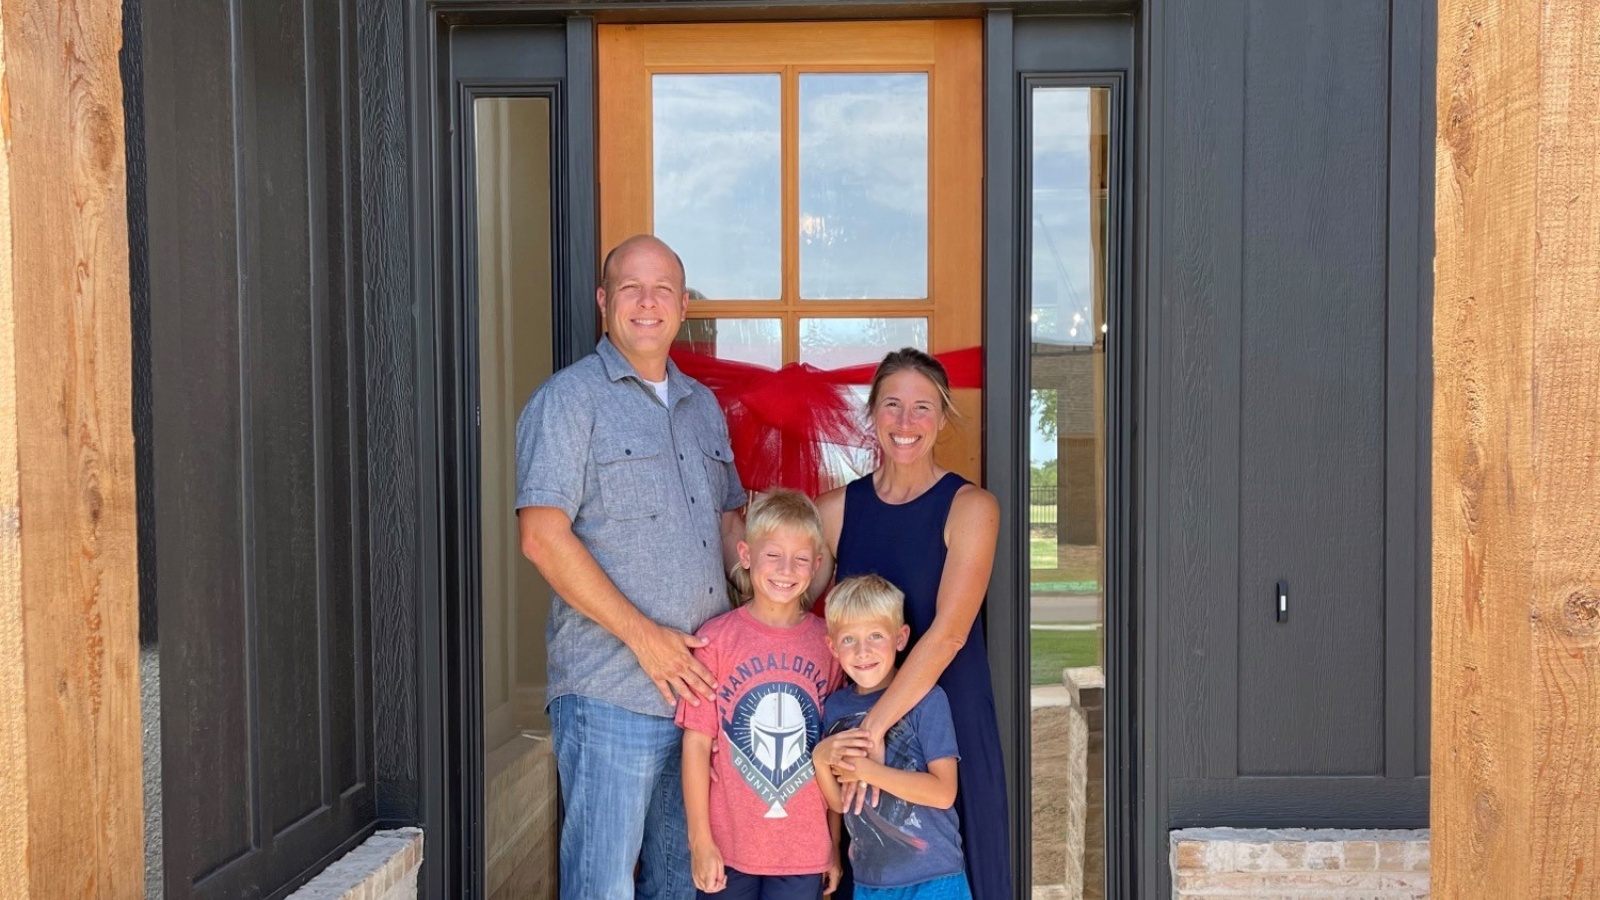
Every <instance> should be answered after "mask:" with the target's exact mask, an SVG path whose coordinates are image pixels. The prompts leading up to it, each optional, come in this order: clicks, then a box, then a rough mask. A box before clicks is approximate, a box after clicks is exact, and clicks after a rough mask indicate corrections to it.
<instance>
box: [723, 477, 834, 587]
mask: <svg viewBox="0 0 1600 900" xmlns="http://www.w3.org/2000/svg"><path fill="white" fill-rule="evenodd" d="M779 528H793V529H795V530H797V531H799V532H801V533H803V534H805V535H806V536H807V537H809V538H811V542H812V543H813V544H815V545H816V547H817V555H818V556H819V557H820V556H821V555H822V551H823V548H824V547H826V546H827V542H826V541H825V540H824V539H823V537H822V516H821V515H819V514H818V513H817V507H816V504H814V503H812V502H811V500H810V499H808V498H807V497H806V495H805V494H802V493H800V492H799V491H791V490H789V489H788V488H776V489H774V490H770V491H767V492H766V493H764V494H758V495H756V498H755V499H754V500H752V501H750V511H749V513H748V514H747V515H746V516H745V520H744V541H745V543H746V544H753V543H755V542H756V541H759V540H761V539H762V538H764V537H766V536H767V535H769V534H771V533H772V532H774V531H777V530H778V529H779ZM728 580H729V581H730V582H732V584H733V605H734V606H743V605H744V604H746V603H749V602H750V601H751V600H752V599H754V598H755V585H754V584H752V583H751V581H750V570H749V569H746V568H745V567H744V566H740V565H736V566H734V567H733V572H732V573H731V574H730V575H729V576H728ZM811 602H812V601H811V598H810V597H806V598H803V599H802V600H801V604H802V605H803V606H804V607H805V608H806V609H810V608H811Z"/></svg>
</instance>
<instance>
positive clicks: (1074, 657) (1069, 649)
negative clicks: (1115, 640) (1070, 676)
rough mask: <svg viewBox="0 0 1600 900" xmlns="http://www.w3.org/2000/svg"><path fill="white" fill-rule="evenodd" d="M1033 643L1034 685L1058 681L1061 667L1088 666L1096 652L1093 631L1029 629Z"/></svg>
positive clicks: (1058, 682) (1096, 637)
mask: <svg viewBox="0 0 1600 900" xmlns="http://www.w3.org/2000/svg"><path fill="white" fill-rule="evenodd" d="M1029 634H1030V635H1031V638H1032V643H1033V678H1032V683H1034V684H1060V683H1061V670H1062V669H1071V668H1077V667H1079V666H1092V665H1094V664H1095V657H1096V656H1097V655H1098V654H1097V653H1096V650H1097V649H1098V642H1099V640H1100V634H1099V632H1097V631H1045V630H1043V629H1039V628H1034V629H1031V630H1030V631H1029Z"/></svg>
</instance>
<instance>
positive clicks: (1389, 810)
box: [1166, 775, 1428, 829]
mask: <svg viewBox="0 0 1600 900" xmlns="http://www.w3.org/2000/svg"><path fill="white" fill-rule="evenodd" d="M1170 790H1171V807H1170V809H1171V816H1172V819H1171V822H1170V824H1168V825H1167V826H1166V827H1167V828H1194V827H1206V828H1229V827H1235V828H1401V829H1411V828H1427V827H1428V779H1427V778H1387V777H1384V776H1382V775H1371V776H1343V777H1340V776H1327V777H1313V776H1308V777H1273V776H1245V777H1241V778H1174V779H1172V783H1171V787H1170ZM1285 798H1290V802H1287V803H1286V802H1285Z"/></svg>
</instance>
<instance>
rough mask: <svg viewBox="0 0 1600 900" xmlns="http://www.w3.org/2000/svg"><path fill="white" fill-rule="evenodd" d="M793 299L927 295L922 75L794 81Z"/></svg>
mask: <svg viewBox="0 0 1600 900" xmlns="http://www.w3.org/2000/svg"><path fill="white" fill-rule="evenodd" d="M799 214H800V296H802V297H805V298H807V299H816V300H831V299H842V300H854V299H867V298H873V299H914V298H921V297H926V296H928V76H927V75H926V74H925V73H914V74H889V73H884V74H879V73H859V74H827V75H801V76H800V210H799Z"/></svg>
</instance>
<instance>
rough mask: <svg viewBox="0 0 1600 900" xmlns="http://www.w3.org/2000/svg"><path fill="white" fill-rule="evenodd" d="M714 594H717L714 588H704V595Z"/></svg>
mask: <svg viewBox="0 0 1600 900" xmlns="http://www.w3.org/2000/svg"><path fill="white" fill-rule="evenodd" d="M716 592H717V589H716V588H706V593H708V594H715V593H716Z"/></svg>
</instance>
